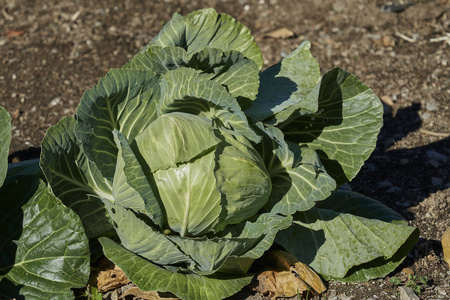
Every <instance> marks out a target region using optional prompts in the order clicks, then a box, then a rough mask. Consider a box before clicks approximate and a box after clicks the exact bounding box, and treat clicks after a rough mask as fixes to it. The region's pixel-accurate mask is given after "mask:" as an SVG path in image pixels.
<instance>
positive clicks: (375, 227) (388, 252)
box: [276, 191, 419, 281]
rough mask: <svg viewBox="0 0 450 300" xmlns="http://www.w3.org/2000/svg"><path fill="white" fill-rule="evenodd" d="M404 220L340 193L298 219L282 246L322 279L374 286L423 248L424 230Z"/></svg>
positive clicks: (367, 201) (355, 196)
mask: <svg viewBox="0 0 450 300" xmlns="http://www.w3.org/2000/svg"><path fill="white" fill-rule="evenodd" d="M372 208H376V209H374V210H371V209H372ZM333 209H335V210H333ZM347 212H352V213H353V214H349V213H347ZM399 218H401V217H400V216H399V215H398V214H396V213H395V212H392V210H391V209H389V208H388V207H385V206H384V207H383V206H382V205H380V204H379V203H376V201H375V200H373V199H370V198H367V197H364V196H362V195H359V194H356V193H352V192H344V191H339V192H336V193H335V194H333V195H332V196H331V197H330V198H329V199H327V200H325V201H323V202H320V208H313V209H311V210H309V211H305V212H299V213H297V214H296V215H295V216H294V225H293V226H292V227H290V228H289V229H286V230H284V231H282V232H280V233H279V234H278V235H277V238H276V242H277V243H279V244H281V245H282V246H283V247H284V248H285V249H286V250H287V251H289V252H290V253H292V254H294V255H295V256H296V257H297V258H298V259H299V260H301V261H302V262H304V263H306V264H308V265H310V266H311V267H312V268H313V269H314V270H315V271H316V272H318V273H320V274H321V275H322V276H325V277H327V278H335V279H339V280H344V281H345V280H355V281H363V280H369V279H373V278H377V277H383V276H386V275H387V274H388V273H390V272H391V271H393V270H394V269H395V267H397V266H398V265H399V264H400V263H401V262H402V261H403V259H404V258H405V256H406V254H407V253H408V252H409V250H410V249H411V248H412V246H413V245H414V244H415V243H416V242H417V239H418V234H419V232H418V230H417V229H416V228H414V227H409V226H406V225H405V224H401V222H399ZM380 219H381V220H380Z"/></svg>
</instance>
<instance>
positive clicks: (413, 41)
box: [395, 31, 416, 43]
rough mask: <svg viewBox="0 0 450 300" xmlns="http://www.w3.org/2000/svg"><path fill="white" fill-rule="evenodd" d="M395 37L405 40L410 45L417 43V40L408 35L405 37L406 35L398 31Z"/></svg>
mask: <svg viewBox="0 0 450 300" xmlns="http://www.w3.org/2000/svg"><path fill="white" fill-rule="evenodd" d="M395 35H396V36H398V37H399V38H402V39H404V40H405V41H407V42H410V43H415V42H416V40H415V39H412V38H410V37H409V36H406V35H404V34H402V33H400V32H398V31H396V32H395Z"/></svg>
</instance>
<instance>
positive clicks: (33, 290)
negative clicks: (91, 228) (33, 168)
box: [0, 176, 89, 299]
mask: <svg viewBox="0 0 450 300" xmlns="http://www.w3.org/2000/svg"><path fill="white" fill-rule="evenodd" d="M0 195H1V196H0V203H1V206H2V208H4V210H5V212H6V213H3V214H2V215H1V219H0V225H1V226H0V228H1V231H0V233H1V234H0V237H1V240H0V245H1V247H0V251H1V253H2V256H1V260H0V279H1V283H0V287H1V292H0V295H1V294H3V295H7V296H8V298H13V297H15V298H18V297H20V295H22V296H25V298H26V299H73V298H74V297H73V293H72V291H71V290H70V289H71V288H76V287H77V288H80V287H83V286H85V285H86V283H87V280H88V277H89V248H88V240H87V238H86V234H85V233H84V228H83V226H82V225H81V222H80V219H79V217H78V216H77V215H76V214H75V213H74V212H73V211H72V210H71V209H69V208H67V207H65V206H64V205H63V204H62V203H61V201H59V200H58V199H57V198H56V197H55V196H54V195H53V194H52V193H51V191H50V189H49V188H47V187H46V186H45V184H44V183H43V182H42V181H41V182H40V181H39V179H38V178H37V177H31V176H27V177H15V179H14V180H8V181H6V182H5V185H4V186H3V187H2V188H1V190H0Z"/></svg>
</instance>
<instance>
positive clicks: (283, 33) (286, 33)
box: [264, 28, 295, 39]
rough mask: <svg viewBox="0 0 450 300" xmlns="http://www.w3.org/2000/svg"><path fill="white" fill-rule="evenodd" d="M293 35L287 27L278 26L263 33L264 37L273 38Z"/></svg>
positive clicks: (286, 37) (284, 37)
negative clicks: (278, 27)
mask: <svg viewBox="0 0 450 300" xmlns="http://www.w3.org/2000/svg"><path fill="white" fill-rule="evenodd" d="M293 36H295V34H294V32H292V31H291V30H289V29H287V28H280V29H277V30H274V31H271V32H269V33H266V34H265V35H264V37H270V38H273V39H288V38H291V37H293Z"/></svg>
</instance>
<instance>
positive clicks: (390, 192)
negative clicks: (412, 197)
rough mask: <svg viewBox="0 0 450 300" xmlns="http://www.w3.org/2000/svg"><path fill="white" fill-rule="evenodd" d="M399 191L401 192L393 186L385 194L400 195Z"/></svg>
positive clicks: (400, 189)
mask: <svg viewBox="0 0 450 300" xmlns="http://www.w3.org/2000/svg"><path fill="white" fill-rule="evenodd" d="M401 191H403V190H402V188H401V187H398V186H393V187H391V188H390V189H388V190H387V191H386V192H387V193H389V194H393V193H400V192H401Z"/></svg>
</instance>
